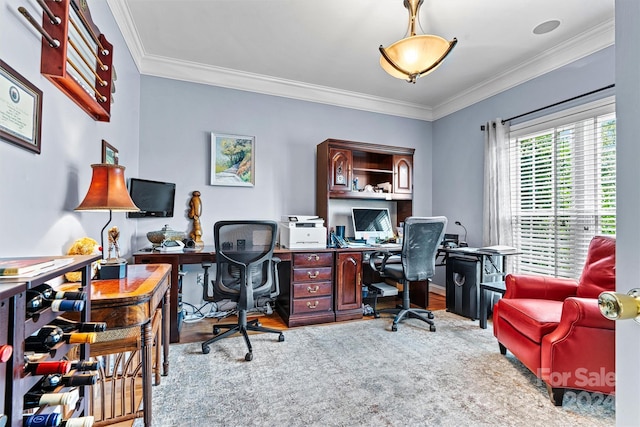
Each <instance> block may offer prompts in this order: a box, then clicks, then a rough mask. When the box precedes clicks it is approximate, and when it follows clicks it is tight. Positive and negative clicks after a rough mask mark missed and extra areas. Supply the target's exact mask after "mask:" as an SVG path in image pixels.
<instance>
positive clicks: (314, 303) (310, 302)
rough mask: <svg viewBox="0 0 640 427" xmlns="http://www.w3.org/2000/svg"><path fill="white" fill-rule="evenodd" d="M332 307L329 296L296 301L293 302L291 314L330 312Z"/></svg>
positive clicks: (331, 300)
mask: <svg viewBox="0 0 640 427" xmlns="http://www.w3.org/2000/svg"><path fill="white" fill-rule="evenodd" d="M332 307H333V298H331V296H326V297H318V298H302V299H296V300H294V301H293V314H303V313H319V312H326V311H331V310H332Z"/></svg>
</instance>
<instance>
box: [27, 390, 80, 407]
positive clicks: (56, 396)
mask: <svg viewBox="0 0 640 427" xmlns="http://www.w3.org/2000/svg"><path fill="white" fill-rule="evenodd" d="M79 398H80V395H79V394H78V390H71V391H67V392H64V393H43V392H39V391H28V392H27V393H26V394H25V395H24V406H23V408H24V409H33V408H38V407H40V406H58V405H70V406H74V405H75V404H76V403H77V402H78V399H79Z"/></svg>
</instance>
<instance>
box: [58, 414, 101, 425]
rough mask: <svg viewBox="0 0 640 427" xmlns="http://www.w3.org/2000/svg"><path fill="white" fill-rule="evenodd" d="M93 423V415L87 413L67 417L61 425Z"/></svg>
mask: <svg viewBox="0 0 640 427" xmlns="http://www.w3.org/2000/svg"><path fill="white" fill-rule="evenodd" d="M93 423H94V417H93V416H91V415H87V416H86V417H78V418H69V419H68V420H64V421H62V424H60V425H61V426H62V427H91V426H92V425H93Z"/></svg>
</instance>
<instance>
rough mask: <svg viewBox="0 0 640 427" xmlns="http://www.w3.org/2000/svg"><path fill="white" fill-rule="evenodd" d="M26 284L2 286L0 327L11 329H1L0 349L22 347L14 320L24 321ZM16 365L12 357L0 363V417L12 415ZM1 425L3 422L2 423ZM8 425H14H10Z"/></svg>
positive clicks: (0, 288)
mask: <svg viewBox="0 0 640 427" xmlns="http://www.w3.org/2000/svg"><path fill="white" fill-rule="evenodd" d="M25 290H26V284H25V283H13V284H0V325H7V326H9V327H2V328H0V347H2V346H6V345H8V346H11V347H12V348H16V347H17V346H19V345H21V342H22V339H23V338H20V337H16V336H15V334H14V333H13V329H14V328H15V324H14V319H15V318H16V316H20V317H19V318H20V319H24V298H25ZM14 364H16V361H15V359H14V357H13V356H12V357H11V358H10V359H9V360H8V361H6V363H2V362H0V384H1V385H2V386H1V387H0V417H2V416H5V417H9V416H10V414H11V409H12V408H11V404H10V402H11V399H7V393H12V389H13V386H12V372H13V369H12V368H13V366H14ZM0 424H2V422H1V421H0ZM8 425H12V424H11V423H9V424H8Z"/></svg>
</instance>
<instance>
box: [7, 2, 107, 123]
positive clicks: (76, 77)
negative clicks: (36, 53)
mask: <svg viewBox="0 0 640 427" xmlns="http://www.w3.org/2000/svg"><path fill="white" fill-rule="evenodd" d="M38 3H39V4H40V6H41V7H42V9H43V13H42V25H40V24H39V22H38V19H36V18H35V17H34V16H32V15H31V14H30V13H29V12H28V11H27V9H26V8H24V7H19V8H18V10H19V12H20V13H22V15H23V16H24V17H25V18H26V19H27V21H29V23H30V24H31V25H33V27H34V28H35V29H36V30H37V31H38V32H39V33H40V34H41V35H42V54H41V65H40V72H41V73H42V74H43V75H44V76H45V77H46V78H47V79H49V81H51V83H53V84H54V85H55V86H57V87H58V89H60V90H61V91H62V92H63V93H64V94H66V95H67V96H68V97H69V98H71V100H73V102H75V103H76V104H78V106H79V107H80V108H82V109H83V110H84V111H85V112H86V113H87V114H89V115H90V116H91V117H93V118H94V119H95V120H100V121H104V122H108V121H109V119H110V115H111V99H112V98H111V94H112V93H113V91H114V90H115V89H113V84H114V83H113V81H114V80H115V78H116V77H115V71H114V70H113V66H112V61H113V46H112V45H111V43H109V42H108V41H107V39H106V38H105V36H104V35H103V34H102V33H101V32H100V30H99V29H98V27H97V26H96V24H95V23H94V22H93V19H92V18H91V12H90V11H89V6H88V4H89V2H87V1H77V0H56V1H46V2H45V1H40V2H38Z"/></svg>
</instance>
